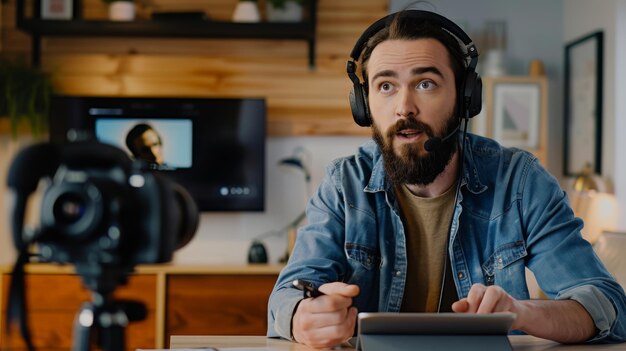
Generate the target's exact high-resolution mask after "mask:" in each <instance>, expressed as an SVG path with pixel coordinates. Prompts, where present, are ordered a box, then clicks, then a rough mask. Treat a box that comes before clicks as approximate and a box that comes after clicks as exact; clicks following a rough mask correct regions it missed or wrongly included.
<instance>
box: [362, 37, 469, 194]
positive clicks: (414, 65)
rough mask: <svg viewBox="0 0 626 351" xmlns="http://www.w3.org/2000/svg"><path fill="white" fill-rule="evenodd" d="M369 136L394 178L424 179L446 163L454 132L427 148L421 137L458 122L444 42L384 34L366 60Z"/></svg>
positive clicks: (443, 132)
mask: <svg viewBox="0 0 626 351" xmlns="http://www.w3.org/2000/svg"><path fill="white" fill-rule="evenodd" d="M367 71H368V84H369V92H368V98H369V106H370V112H371V115H372V119H373V134H374V135H373V136H374V139H375V140H376V141H377V142H378V144H379V145H380V147H381V149H382V151H383V158H384V160H385V169H386V171H387V174H388V176H389V177H390V179H391V180H392V181H393V182H394V183H408V184H420V185H427V184H429V183H431V182H432V181H433V180H434V179H435V178H436V177H437V176H438V175H439V174H440V173H441V172H442V171H443V169H444V168H445V166H446V165H447V164H448V163H449V161H450V159H451V158H452V155H453V154H454V152H455V151H456V143H457V141H456V138H454V137H452V138H450V139H448V140H446V141H445V142H443V143H442V144H441V145H440V146H439V147H438V148H437V149H435V150H433V151H432V152H428V151H426V150H425V149H424V143H425V142H426V140H428V139H429V138H431V137H435V136H437V137H444V136H446V135H447V134H448V133H450V132H451V131H452V130H454V128H455V127H456V125H457V119H456V116H454V112H455V107H456V106H455V104H456V84H455V77H454V72H453V71H452V68H451V65H450V59H449V57H448V52H447V50H446V48H445V47H444V46H443V45H442V44H441V43H440V42H439V41H437V40H434V39H417V40H388V41H384V42H382V43H380V44H378V46H376V48H374V50H373V51H372V55H371V57H370V59H369V63H368V64H367Z"/></svg>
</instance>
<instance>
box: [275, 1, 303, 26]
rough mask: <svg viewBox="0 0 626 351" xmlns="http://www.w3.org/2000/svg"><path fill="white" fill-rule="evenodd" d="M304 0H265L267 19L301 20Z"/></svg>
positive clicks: (278, 20) (281, 20)
mask: <svg viewBox="0 0 626 351" xmlns="http://www.w3.org/2000/svg"><path fill="white" fill-rule="evenodd" d="M303 3H304V0H266V4H267V20H268V21H270V22H300V21H302V5H303Z"/></svg>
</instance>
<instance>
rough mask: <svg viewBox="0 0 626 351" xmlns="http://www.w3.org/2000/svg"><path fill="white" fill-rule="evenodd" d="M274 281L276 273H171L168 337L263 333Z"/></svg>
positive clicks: (168, 303)
mask: <svg viewBox="0 0 626 351" xmlns="http://www.w3.org/2000/svg"><path fill="white" fill-rule="evenodd" d="M275 282H276V276H275V275H245V274H242V275H182V274H181V275H170V276H169V277H168V279H167V314H166V316H167V322H166V325H167V328H166V337H167V340H169V337H170V336H171V335H184V334H187V335H189V334H193V335H265V334H266V331H267V299H268V297H269V294H270V292H271V291H272V287H273V286H274V283H275Z"/></svg>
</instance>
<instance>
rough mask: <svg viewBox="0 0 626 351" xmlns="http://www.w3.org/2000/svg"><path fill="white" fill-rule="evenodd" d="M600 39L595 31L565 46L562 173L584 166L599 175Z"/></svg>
mask: <svg viewBox="0 0 626 351" xmlns="http://www.w3.org/2000/svg"><path fill="white" fill-rule="evenodd" d="M603 41H604V38H603V33H602V32H595V33H591V34H589V35H586V36H584V37H582V38H580V39H577V40H574V41H572V42H570V43H568V44H566V46H565V99H564V100H565V107H564V112H565V120H564V129H565V130H564V139H565V143H564V154H563V166H564V167H563V173H564V174H565V175H569V176H573V175H576V174H579V173H580V172H581V171H582V170H583V168H584V167H585V166H586V165H588V166H590V167H591V169H592V170H593V171H594V173H596V174H599V175H601V174H602V74H603V72H602V56H603V55H602V52H603V45H604V44H603Z"/></svg>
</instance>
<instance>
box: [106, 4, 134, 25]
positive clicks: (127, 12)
mask: <svg viewBox="0 0 626 351" xmlns="http://www.w3.org/2000/svg"><path fill="white" fill-rule="evenodd" d="M109 19H110V20H111V21H132V20H134V19H135V4H134V3H133V2H132V1H114V2H112V3H111V4H109Z"/></svg>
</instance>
